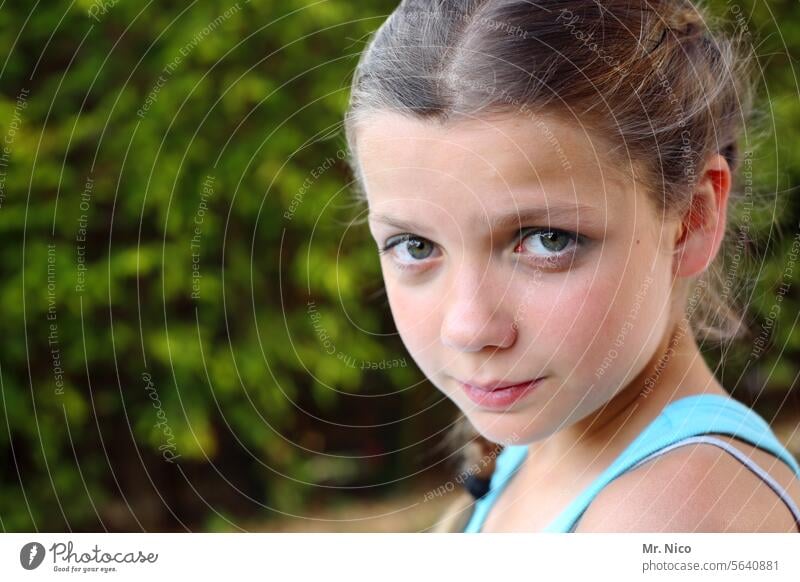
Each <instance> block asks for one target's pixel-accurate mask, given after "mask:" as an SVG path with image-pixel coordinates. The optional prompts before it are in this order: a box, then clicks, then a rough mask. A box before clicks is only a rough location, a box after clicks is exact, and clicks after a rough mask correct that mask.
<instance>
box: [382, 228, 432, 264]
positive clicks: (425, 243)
mask: <svg viewBox="0 0 800 582" xmlns="http://www.w3.org/2000/svg"><path fill="white" fill-rule="evenodd" d="M434 248H435V247H434V244H433V243H432V242H431V241H429V240H428V239H425V238H422V237H419V236H414V235H410V234H402V235H399V236H397V237H394V238H391V239H389V240H388V241H387V242H386V246H384V248H383V249H381V251H380V252H381V253H386V252H390V251H391V252H392V253H393V254H394V255H395V258H396V259H397V260H398V261H399V262H401V263H412V262H414V261H424V260H425V259H427V258H428V257H430V256H431V255H432V254H433V251H434Z"/></svg>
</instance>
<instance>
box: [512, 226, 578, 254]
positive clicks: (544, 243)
mask: <svg viewBox="0 0 800 582" xmlns="http://www.w3.org/2000/svg"><path fill="white" fill-rule="evenodd" d="M522 234H523V236H522V239H521V241H520V244H519V246H518V251H519V252H523V251H525V252H528V253H531V254H533V255H540V256H541V255H544V256H548V255H550V256H552V255H557V254H560V253H563V252H564V251H565V250H566V249H567V248H568V247H569V246H570V243H572V242H575V243H577V242H578V235H577V234H575V233H571V232H567V231H565V230H557V229H541V228H539V229H531V230H529V231H528V232H527V233H525V232H523V233H522Z"/></svg>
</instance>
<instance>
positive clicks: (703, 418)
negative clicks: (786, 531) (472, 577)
mask: <svg viewBox="0 0 800 582" xmlns="http://www.w3.org/2000/svg"><path fill="white" fill-rule="evenodd" d="M712 434H722V435H730V436H734V437H737V438H738V439H740V440H743V441H745V442H747V443H750V444H751V445H754V446H756V447H759V448H760V449H763V450H765V451H767V452H769V453H772V454H773V455H775V456H776V457H778V458H779V459H780V460H782V461H783V462H785V463H786V464H787V465H788V466H789V467H790V468H791V469H792V471H794V473H795V474H796V475H797V476H798V477H800V465H798V463H797V461H796V460H795V459H794V457H793V456H792V455H791V453H789V451H788V450H786V448H785V447H784V446H783V445H782V444H781V443H780V442H779V441H778V439H777V438H776V437H775V434H774V433H773V432H772V429H771V428H770V426H769V424H767V422H766V421H765V420H764V419H763V418H762V417H761V416H759V415H758V414H757V413H756V412H755V411H753V410H752V409H750V408H749V407H747V406H745V405H744V404H742V403H740V402H738V401H736V400H734V399H733V398H729V397H726V396H720V395H717V394H696V395H692V396H686V397H684V398H680V399H678V400H674V401H672V402H670V403H669V404H668V405H667V406H665V407H664V409H663V410H662V411H661V412H660V413H659V415H658V416H657V417H656V418H655V419H653V421H652V422H651V423H650V424H649V425H648V426H647V427H645V429H644V430H643V431H642V432H641V433H640V434H639V435H638V436H637V437H636V439H634V441H633V442H631V443H630V444H629V445H628V447H627V448H626V449H625V450H624V451H622V453H621V454H620V455H619V456H618V457H617V458H616V459H615V460H614V461H613V462H612V463H611V464H610V465H609V466H608V468H607V469H606V470H604V471H603V472H602V473H601V474H600V475H599V476H598V477H597V478H596V479H595V480H594V481H593V482H592V483H591V484H590V485H589V486H588V487H586V489H584V490H583V491H582V492H581V493H580V494H579V495H578V496H577V497H576V498H575V499H573V501H572V502H571V503H570V504H569V505H568V506H567V507H566V508H565V509H564V511H562V512H561V514H560V515H558V516H557V517H556V518H555V519H554V520H553V521H552V522H551V523H550V524H549V525H548V526H547V527H546V528H545V529H544V530H543V531H545V532H570V531H573V529H574V527H575V526H576V525H577V522H578V520H579V519H580V517H581V516H582V515H583V512H584V511H585V510H586V508H587V507H588V506H589V504H590V503H591V502H592V500H593V499H594V498H595V497H596V496H597V494H598V493H600V491H601V490H602V489H603V488H604V487H605V486H606V485H608V484H609V483H610V482H611V481H612V480H614V479H616V478H617V477H619V476H620V475H622V474H623V473H625V472H627V471H629V470H631V469H633V468H635V467H636V466H638V465H640V464H642V463H644V462H646V461H648V460H650V459H652V458H655V457H657V456H659V455H661V454H663V453H665V452H667V451H668V450H672V449H674V448H677V447H679V446H683V445H684V444H692V443H696V442H705V443H708V444H713V445H716V446H719V447H721V448H724V449H725V450H727V451H728V452H729V453H731V454H732V455H734V456H736V457H737V459H739V460H740V461H741V462H742V463H743V464H745V466H747V468H748V469H750V470H751V471H753V472H754V473H756V475H758V476H759V477H760V478H762V479H763V480H764V481H765V482H766V483H767V485H769V486H770V487H771V488H772V490H773V491H775V493H776V494H778V495H779V496H780V497H781V499H782V500H783V502H784V503H785V504H786V505H787V507H788V508H789V510H790V511H791V512H792V513H793V515H794V517H795V521H796V524H797V526H798V528H800V509H798V508H797V506H796V505H795V504H794V502H793V501H792V499H791V498H790V497H789V495H788V494H787V493H786V491H784V490H783V488H782V487H781V486H780V485H778V483H777V482H775V481H774V479H772V477H771V476H770V475H769V474H768V473H767V472H766V471H764V470H763V469H761V468H760V467H759V466H758V465H756V464H755V463H754V462H753V461H752V460H750V459H749V458H748V457H747V456H745V455H744V454H743V453H742V452H741V451H740V450H739V449H737V448H736V447H733V446H730V445H728V444H727V443H726V442H725V441H722V440H718V439H714V438H713V437H711V436H701V435H712ZM527 453H528V447H527V445H511V446H507V447H506V448H504V449H503V450H502V451H501V452H500V454H499V455H498V456H497V460H496V465H495V471H494V473H493V474H492V478H491V481H490V488H489V491H488V493H486V495H484V496H483V497H482V498H480V499H479V500H477V501H476V502H475V507H474V510H473V513H472V516H471V517H470V520H469V522H468V523H467V526H466V527H465V528H464V532H465V533H476V532H480V530H481V527H482V526H483V522H484V521H485V520H486V516H487V515H488V513H489V510H490V509H491V508H492V506H493V505H494V503H495V502H496V500H497V498H498V497H499V496H500V494H501V493H502V491H503V489H504V488H505V486H506V485H507V484H508V482H509V480H510V479H511V478H512V477H513V476H514V474H515V473H516V472H517V470H518V469H519V467H520V466H521V465H522V462H523V461H524V460H525V457H526V455H527Z"/></svg>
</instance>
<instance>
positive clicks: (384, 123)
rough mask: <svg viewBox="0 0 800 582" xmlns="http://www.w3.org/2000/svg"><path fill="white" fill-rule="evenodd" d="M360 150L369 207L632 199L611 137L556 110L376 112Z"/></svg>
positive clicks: (621, 202)
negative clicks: (473, 114) (458, 116)
mask: <svg viewBox="0 0 800 582" xmlns="http://www.w3.org/2000/svg"><path fill="white" fill-rule="evenodd" d="M365 121H366V123H363V122H362V125H361V126H360V127H359V128H358V133H357V143H358V145H357V154H358V162H359V166H360V171H361V174H362V178H363V180H364V183H365V184H364V185H365V190H366V194H367V199H368V203H369V206H370V208H371V209H378V207H380V209H381V210H384V209H387V208H388V207H393V206H397V205H398V204H401V205H402V206H406V205H407V204H408V203H414V202H417V201H418V202H420V203H422V204H427V205H431V206H437V205H438V206H442V207H445V208H448V210H450V209H452V208H453V207H455V206H459V207H464V208H466V207H470V206H474V205H475V204H478V205H480V206H481V207H483V210H484V211H489V210H491V209H492V208H493V207H503V208H512V207H515V206H516V205H519V204H523V203H528V202H532V201H533V202H537V203H539V204H542V205H544V206H548V205H551V204H552V205H553V206H558V205H562V206H563V205H565V204H567V203H569V204H572V205H575V206H580V207H588V206H594V207H595V208H597V209H598V210H602V211H607V210H608V209H612V208H624V206H625V205H626V204H627V203H629V202H631V200H630V196H631V195H632V194H631V186H632V185H633V180H632V178H631V177H630V176H632V174H631V173H630V172H626V171H625V169H624V168H620V167H619V165H618V164H612V163H611V161H610V159H608V158H609V157H608V155H607V153H608V148H609V144H608V143H606V142H605V141H604V140H602V139H598V138H597V136H594V135H592V133H591V132H590V131H589V130H588V129H586V128H583V127H581V126H580V125H577V124H572V123H569V122H567V121H564V120H562V119H560V118H558V117H554V116H541V115H539V116H533V115H531V116H526V115H521V114H518V115H508V116H504V117H495V118H492V119H488V118H484V119H470V120H459V121H455V122H449V123H446V124H439V123H437V122H432V121H426V120H419V119H413V118H408V117H405V116H402V115H399V114H396V113H388V112H381V113H375V114H372V115H371V116H370V117H369V118H367V119H366V120H365Z"/></svg>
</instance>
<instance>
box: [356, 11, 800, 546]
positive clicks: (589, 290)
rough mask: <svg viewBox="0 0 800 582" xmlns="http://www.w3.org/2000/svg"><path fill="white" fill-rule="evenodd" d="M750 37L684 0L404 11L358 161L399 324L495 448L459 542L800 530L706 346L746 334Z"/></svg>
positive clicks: (376, 53) (385, 57) (794, 493)
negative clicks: (733, 249)
mask: <svg viewBox="0 0 800 582" xmlns="http://www.w3.org/2000/svg"><path fill="white" fill-rule="evenodd" d="M736 47H737V44H736V43H735V42H734V41H733V40H731V39H728V38H725V37H723V36H722V35H717V36H712V34H711V33H710V32H709V31H708V30H707V26H706V24H705V19H704V17H703V14H702V13H701V12H700V11H699V10H698V9H697V8H696V7H694V6H693V5H691V4H689V3H687V2H683V1H680V0H656V1H650V2H646V1H642V2H637V1H635V0H634V1H631V0H608V1H602V2H600V1H598V2H590V1H586V0H575V1H571V0H558V1H556V0H541V1H537V2H533V1H524V0H417V1H409V0H406V1H403V2H402V3H401V4H400V6H399V7H398V8H397V9H396V10H395V11H394V12H393V13H392V14H391V16H390V17H389V18H388V20H387V21H386V22H385V23H384V24H383V26H381V28H380V29H379V30H378V31H377V33H376V34H375V36H374V38H373V39H372V40H371V42H370V44H369V46H368V47H367V49H366V51H365V52H364V54H363V55H362V57H361V59H360V61H359V64H358V68H357V70H356V74H355V76H354V79H353V84H352V94H351V103H350V107H349V109H348V111H347V114H346V118H345V122H346V123H345V126H346V137H347V140H348V146H349V149H350V164H351V166H352V169H353V171H354V174H355V176H356V177H357V183H358V185H359V193H360V195H361V197H362V198H363V200H365V201H366V203H367V205H368V209H369V215H368V221H369V229H370V232H371V234H372V236H373V237H374V239H375V242H376V243H377V245H378V247H379V251H380V255H381V266H382V271H383V277H384V281H385V286H386V292H387V295H388V299H389V303H390V307H391V311H392V315H393V317H394V321H395V324H396V326H397V329H398V332H399V334H400V336H401V338H402V340H403V342H404V344H405V346H406V348H407V349H408V351H409V353H410V354H411V355H412V357H413V358H414V360H415V361H416V362H417V364H418V365H419V367H420V369H421V370H422V371H423V372H424V373H425V374H426V376H427V377H428V378H429V379H430V381H431V382H432V383H433V384H434V385H435V386H436V387H437V388H438V389H439V390H441V391H442V392H443V393H444V394H445V395H446V396H447V397H448V398H450V399H452V401H453V402H454V403H455V404H456V405H457V406H458V408H459V409H460V411H461V412H462V413H463V417H462V418H463V422H466V423H468V425H469V427H471V428H472V429H473V430H474V431H475V432H476V433H477V434H476V435H474V438H473V437H468V438H470V440H472V441H473V442H472V445H473V446H474V448H476V449H478V450H479V451H481V454H482V457H480V458H475V459H473V460H474V462H473V463H471V464H468V465H467V466H466V467H465V470H464V471H463V472H462V473H461V474H460V475H459V476H458V477H457V478H456V481H457V482H458V483H463V484H464V485H465V486H466V487H467V489H468V490H469V491H470V492H471V493H472V494H473V495H474V496H475V497H477V498H478V501H477V502H476V503H474V504H473V503H468V504H466V503H461V502H459V503H460V505H459V506H458V507H457V508H456V510H453V511H451V512H449V513H448V516H446V518H445V519H444V520H443V522H442V524H440V526H439V527H438V528H437V531H445V530H450V531H467V532H477V531H482V532H497V531H526V532H537V531H548V532H566V531H579V532H584V531H585V532H596V531H682V532H698V531H713V532H722V531H775V532H790V531H797V529H798V527H800V510H798V507H797V504H798V501H800V484H799V482H798V479H797V476H798V475H800V467H798V464H797V462H796V461H795V459H794V458H793V457H792V456H791V454H790V453H789V452H788V451H787V450H786V449H785V448H784V447H783V446H782V445H781V444H780V443H779V442H778V440H777V439H776V437H775V435H774V434H773V432H772V431H771V429H770V427H769V426H768V424H767V423H766V422H765V421H764V420H763V419H762V418H761V417H760V416H758V415H757V414H756V413H755V412H753V411H752V410H750V409H749V408H747V407H746V406H744V405H742V404H740V403H738V402H737V401H736V400H734V399H733V398H732V397H731V396H730V395H729V394H728V392H727V391H726V390H725V389H724V388H723V387H722V386H721V385H720V384H719V382H718V381H717V380H716V378H715V376H714V373H713V372H712V370H710V369H709V367H708V366H707V365H706V363H705V361H704V359H703V357H702V355H701V353H700V348H699V344H698V342H700V343H702V342H703V341H707V340H708V341H710V340H715V341H721V340H725V339H734V338H737V337H741V336H742V335H743V326H742V318H741V317H738V316H737V315H736V311H735V309H733V307H732V306H731V305H729V304H730V303H731V302H730V296H731V294H732V290H731V288H730V283H729V282H727V281H729V279H730V277H726V276H725V275H726V274H725V273H717V275H716V278H715V277H714V275H713V273H714V268H713V267H714V265H713V263H715V260H714V259H715V257H717V256H718V255H719V256H722V255H721V253H720V246H721V244H722V242H723V239H724V238H725V231H726V224H727V211H728V204H729V197H730V192H731V185H732V176H733V175H734V174H735V172H736V170H737V168H738V167H739V166H740V164H741V161H742V160H741V158H742V156H741V155H740V153H739V147H738V141H739V139H740V133H741V131H742V129H743V120H744V119H745V118H746V116H747V114H748V112H749V109H750V101H751V99H750V95H751V93H752V91H751V82H750V81H749V77H748V74H747V73H748V71H749V69H748V67H747V66H746V61H744V60H743V58H742V57H741V56H739V55H738V51H737V49H736ZM720 281H721V282H723V284H722V285H721V286H720V285H719V282H720ZM715 282H716V283H715ZM455 433H456V434H459V435H464V434H465V431H464V429H463V427H459V428H457V429H456V430H455ZM498 453H499V454H498ZM492 471H493V472H492ZM490 472H491V477H489V476H488V475H487V473H490ZM470 499H471V498H470Z"/></svg>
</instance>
